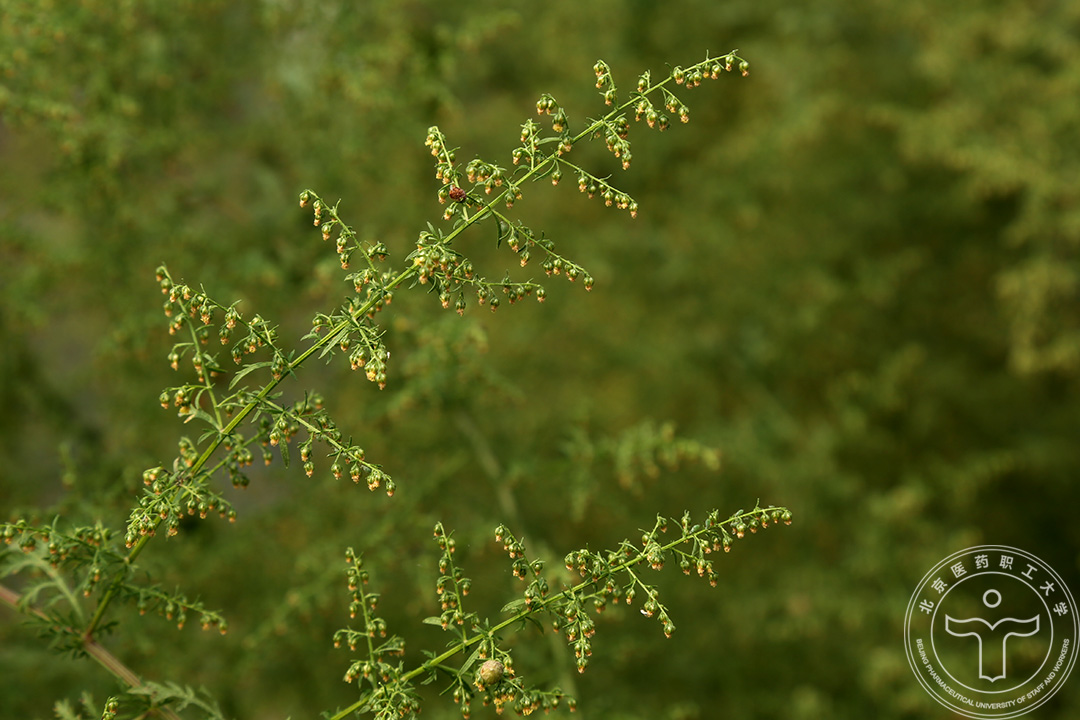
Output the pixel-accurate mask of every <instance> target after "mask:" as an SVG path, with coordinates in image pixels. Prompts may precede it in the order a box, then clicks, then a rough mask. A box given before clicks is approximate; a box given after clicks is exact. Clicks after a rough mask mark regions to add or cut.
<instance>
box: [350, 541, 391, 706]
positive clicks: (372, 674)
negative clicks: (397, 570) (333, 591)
mask: <svg viewBox="0 0 1080 720" xmlns="http://www.w3.org/2000/svg"><path fill="white" fill-rule="evenodd" d="M345 562H346V563H347V564H348V567H347V568H346V570H345V577H346V579H347V580H348V588H349V594H350V596H351V598H352V600H351V602H350V603H349V617H351V618H355V617H356V616H357V615H361V616H362V617H363V623H362V625H361V628H360V629H359V630H356V629H353V628H343V629H341V630H338V631H337V632H335V633H334V647H341V646H342V644H345V645H347V646H348V647H349V649H350V650H356V648H357V646H358V645H361V644H363V645H365V646H367V648H368V649H369V651H370V654H369V656H368V658H367V659H365V660H357V661H354V662H353V663H352V665H351V666H350V667H349V669H348V670H347V671H346V673H345V682H352V681H353V680H355V679H357V678H358V677H363V678H365V679H367V680H371V681H372V684H377V683H379V682H382V683H387V682H390V681H391V678H396V676H397V673H398V670H397V668H395V667H394V666H392V665H390V664H388V663H387V662H385V658H387V657H391V656H401V655H404V654H405V643H404V641H403V640H402V639H401V638H400V637H398V636H396V635H395V636H393V637H390V638H386V621H385V620H384V619H383V618H381V617H379V616H378V615H376V614H375V613H376V610H377V608H378V606H379V594H378V593H373V592H368V590H367V585H368V582H369V581H370V576H369V574H368V571H367V569H366V568H364V563H363V558H362V557H361V556H359V555H357V554H356V553H355V552H354V551H353V549H352V548H348V549H347V550H346V551H345ZM384 639H385V640H384ZM376 640H378V641H379V642H378V643H377V644H376V642H373V641H376Z"/></svg>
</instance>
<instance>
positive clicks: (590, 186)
mask: <svg viewBox="0 0 1080 720" xmlns="http://www.w3.org/2000/svg"><path fill="white" fill-rule="evenodd" d="M577 180H578V190H579V191H580V192H583V193H585V194H586V195H588V197H589V198H590V199H591V198H594V197H596V196H597V195H599V196H600V197H602V198H603V199H604V205H606V206H607V207H611V206H613V205H614V206H615V207H616V208H618V209H619V210H629V211H630V217H632V218H636V217H637V213H638V204H637V201H635V200H634V199H633V198H631V197H630V196H629V195H627V194H626V193H624V192H623V191H621V190H617V189H616V188H614V187H612V186H611V185H610V184H608V182H607V181H606V180H603V179H601V178H598V177H596V176H595V175H593V174H592V173H589V172H586V171H585V170H580V169H579V170H578V179H577Z"/></svg>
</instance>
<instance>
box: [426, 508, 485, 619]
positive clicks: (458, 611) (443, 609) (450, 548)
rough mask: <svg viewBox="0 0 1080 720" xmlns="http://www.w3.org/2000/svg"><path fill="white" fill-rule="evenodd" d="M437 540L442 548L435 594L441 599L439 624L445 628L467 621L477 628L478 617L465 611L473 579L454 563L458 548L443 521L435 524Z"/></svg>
mask: <svg viewBox="0 0 1080 720" xmlns="http://www.w3.org/2000/svg"><path fill="white" fill-rule="evenodd" d="M435 542H436V543H438V545H439V549H440V550H442V556H441V557H440V558H439V579H438V580H437V581H436V582H435V596H436V597H437V598H438V600H439V607H440V615H439V625H440V626H441V627H442V629H443V630H446V629H448V628H450V627H451V626H455V627H462V626H464V625H465V623H466V622H468V623H469V626H470V628H475V627H476V625H477V622H478V618H477V616H476V614H475V613H467V614H466V613H465V610H464V608H463V602H462V601H463V599H464V597H465V596H466V595H468V594H469V589H470V588H471V587H472V580H470V579H469V578H467V577H465V572H464V571H463V570H462V569H461V568H460V567H458V566H457V565H455V564H454V557H453V556H454V551H455V550H456V549H457V547H456V543H455V542H454V538H452V537H451V536H450V535H449V534H448V533H447V532H446V530H445V529H443V525H442V523H438V524H436V525H435Z"/></svg>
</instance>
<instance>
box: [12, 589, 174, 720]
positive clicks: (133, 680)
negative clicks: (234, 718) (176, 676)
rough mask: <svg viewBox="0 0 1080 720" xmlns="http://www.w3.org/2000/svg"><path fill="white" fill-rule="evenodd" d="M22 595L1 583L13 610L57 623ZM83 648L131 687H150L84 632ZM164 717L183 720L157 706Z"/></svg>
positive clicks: (168, 710)
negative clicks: (26, 602) (24, 601)
mask: <svg viewBox="0 0 1080 720" xmlns="http://www.w3.org/2000/svg"><path fill="white" fill-rule="evenodd" d="M22 599H23V598H22V596H21V595H20V594H19V593H17V592H15V591H14V590H12V589H11V588H9V587H7V586H5V585H0V603H3V604H4V605H7V606H8V607H10V608H11V609H12V610H14V611H16V612H18V613H22V614H26V615H33V616H34V617H36V618H37V619H38V620H40V621H42V622H45V623H48V624H50V625H55V624H56V620H55V619H53V618H51V617H49V616H48V615H47V614H46V613H44V612H42V611H41V610H38V609H37V608H34V607H29V606H27V605H25V604H24V603H23V602H22ZM81 649H82V650H83V651H84V652H85V653H86V654H87V655H88V656H90V657H91V658H92V659H93V660H94V662H96V663H97V664H98V665H101V667H103V668H105V669H106V670H107V671H109V673H110V674H111V675H112V676H113V677H115V678H116V679H117V680H120V681H121V682H123V683H124V684H125V685H127V686H128V687H129V688H132V689H142V690H146V689H148V688H147V686H146V685H145V684H144V683H143V681H142V679H141V678H140V677H139V676H138V675H136V674H135V672H134V671H132V670H131V668H129V667H128V666H127V665H125V664H124V663H123V662H121V661H120V659H119V658H117V657H116V656H115V655H113V654H112V653H111V652H109V651H108V650H106V649H105V648H104V647H103V646H102V645H101V644H100V643H98V642H97V641H96V640H94V639H93V638H92V637H90V636H89V635H87V634H85V633H84V634H83V642H82V647H81ZM156 709H157V711H158V712H159V713H160V714H161V716H162V717H164V718H168V720H181V718H180V716H179V715H177V714H176V713H175V712H173V711H172V710H171V709H169V708H167V707H159V708H156Z"/></svg>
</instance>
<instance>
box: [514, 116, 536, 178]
mask: <svg viewBox="0 0 1080 720" xmlns="http://www.w3.org/2000/svg"><path fill="white" fill-rule="evenodd" d="M539 154H540V126H539V125H537V124H536V123H535V122H534V121H533V120H532V119H531V118H530V119H527V120H525V122H524V123H522V125H521V147H519V148H516V149H515V150H514V152H513V153H511V155H512V158H513V161H514V164H515V165H519V164H522V163H524V164H525V165H528V166H529V167H532V166H534V165H535V164H536V160H537V159H538V158H537V156H538V155H539Z"/></svg>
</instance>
